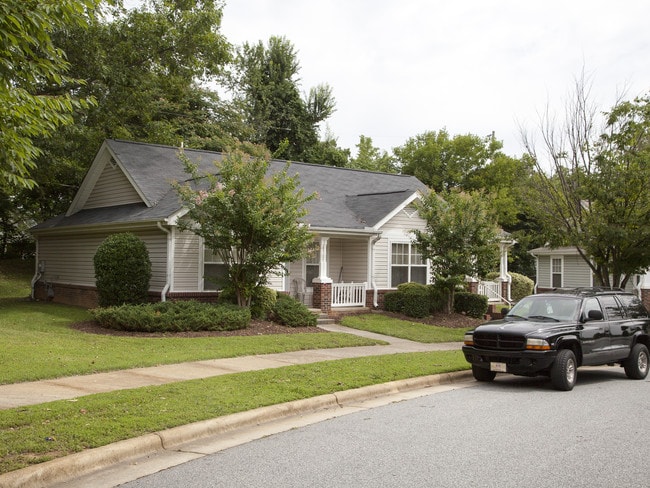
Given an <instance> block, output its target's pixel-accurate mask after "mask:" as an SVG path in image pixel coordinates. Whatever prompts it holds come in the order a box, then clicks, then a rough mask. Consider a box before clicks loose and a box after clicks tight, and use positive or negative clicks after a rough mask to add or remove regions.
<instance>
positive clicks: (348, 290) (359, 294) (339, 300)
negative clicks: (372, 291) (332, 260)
mask: <svg viewBox="0 0 650 488" xmlns="http://www.w3.org/2000/svg"><path fill="white" fill-rule="evenodd" d="M366 288H368V283H332V307H363V306H365V305H366Z"/></svg>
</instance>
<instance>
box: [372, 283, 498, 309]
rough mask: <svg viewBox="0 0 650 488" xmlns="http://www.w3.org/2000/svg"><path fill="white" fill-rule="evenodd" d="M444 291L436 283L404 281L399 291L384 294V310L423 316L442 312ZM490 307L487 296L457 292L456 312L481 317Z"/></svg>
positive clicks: (455, 298) (455, 300)
mask: <svg viewBox="0 0 650 488" xmlns="http://www.w3.org/2000/svg"><path fill="white" fill-rule="evenodd" d="M444 293H445V292H444V291H441V290H439V289H438V288H436V287H435V286H434V285H421V284H419V283H403V284H401V285H399V286H398V287H397V291H391V292H388V293H386V294H385V295H384V310H386V311H387V312H398V313H403V314H404V315H407V316H409V317H414V318H423V317H427V316H429V315H431V314H434V313H438V312H441V311H442V309H443V303H444V300H445V297H444V295H443V294H444ZM487 309H488V301H487V297H485V296H482V295H477V294H475V293H466V292H456V293H455V294H454V312H456V313H462V314H465V315H469V316H470V317H475V318H481V317H483V316H484V315H485V313H486V312H487Z"/></svg>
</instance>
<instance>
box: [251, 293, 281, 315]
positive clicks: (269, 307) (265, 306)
mask: <svg viewBox="0 0 650 488" xmlns="http://www.w3.org/2000/svg"><path fill="white" fill-rule="evenodd" d="M277 299H278V294H277V292H276V291H275V290H273V289H271V288H268V287H266V286H260V287H259V288H256V289H255V290H254V291H253V298H252V301H251V316H252V317H253V318H254V319H266V318H268V317H269V316H270V315H271V313H272V312H273V307H274V306H275V302H276V301H277Z"/></svg>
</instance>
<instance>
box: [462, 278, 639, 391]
mask: <svg viewBox="0 0 650 488" xmlns="http://www.w3.org/2000/svg"><path fill="white" fill-rule="evenodd" d="M649 329H650V317H649V316H648V312H647V311H646V309H645V308H644V307H643V304H642V303H641V300H639V299H638V298H637V297H636V296H634V295H633V294H631V293H626V292H624V291H614V290H604V289H599V288H576V289H571V290H556V291H553V292H551V293H541V294H538V295H531V296H528V297H526V298H524V299H523V300H521V301H520V302H518V303H517V304H516V305H515V306H514V307H513V308H512V310H510V311H509V312H508V314H507V315H506V316H505V317H504V318H503V319H502V320H495V321H492V322H488V323H486V324H483V325H480V326H478V327H476V328H475V329H474V330H473V331H470V332H467V333H466V334H465V339H464V342H465V345H464V346H463V353H464V354H465V359H466V360H467V361H468V362H469V363H471V364H472V373H473V374H474V378H476V379H477V380H478V381H492V380H493V379H494V377H495V376H496V374H497V373H512V374H515V375H522V376H536V375H547V376H550V378H551V382H552V383H553V386H554V387H555V388H557V389H559V390H565V391H568V390H571V389H573V386H574V385H575V382H576V377H577V371H576V370H577V367H578V366H596V365H603V364H610V365H613V364H616V363H618V364H620V365H621V366H623V368H625V374H626V375H627V376H628V378H633V379H644V378H645V377H646V376H647V375H648V348H650V338H649V334H650V330H649Z"/></svg>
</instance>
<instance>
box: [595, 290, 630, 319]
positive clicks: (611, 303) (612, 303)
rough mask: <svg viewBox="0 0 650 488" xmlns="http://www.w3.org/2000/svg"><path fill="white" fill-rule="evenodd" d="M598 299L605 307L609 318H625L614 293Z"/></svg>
mask: <svg viewBox="0 0 650 488" xmlns="http://www.w3.org/2000/svg"><path fill="white" fill-rule="evenodd" d="M598 301H599V302H600V303H601V304H602V306H603V308H604V309H605V314H606V315H607V318H608V319H609V320H621V319H623V318H624V314H623V309H622V308H621V307H620V306H619V304H618V302H617V301H616V298H614V295H603V296H601V297H598Z"/></svg>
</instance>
